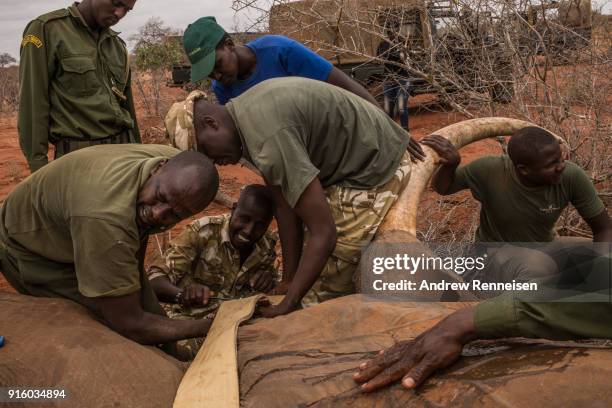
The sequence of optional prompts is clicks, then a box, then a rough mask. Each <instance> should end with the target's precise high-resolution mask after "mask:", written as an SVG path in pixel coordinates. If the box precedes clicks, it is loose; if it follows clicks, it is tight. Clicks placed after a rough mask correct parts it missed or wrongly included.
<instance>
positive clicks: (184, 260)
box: [147, 214, 277, 316]
mask: <svg viewBox="0 0 612 408" xmlns="http://www.w3.org/2000/svg"><path fill="white" fill-rule="evenodd" d="M229 221H230V214H226V215H221V216H213V217H203V218H200V219H199V220H196V221H194V222H192V223H191V224H189V225H188V226H187V227H186V228H185V230H184V231H183V232H182V233H181V234H180V235H178V236H177V237H176V238H174V239H172V241H171V242H170V247H169V248H168V249H167V250H166V251H165V252H164V254H163V255H162V256H161V257H160V256H157V257H156V258H155V259H154V260H153V262H151V265H150V266H149V269H148V271H147V276H148V278H149V280H151V279H155V278H157V277H159V276H165V277H167V278H168V280H170V282H172V283H173V284H174V285H177V286H179V287H180V288H185V287H187V286H188V285H190V284H192V283H199V284H202V285H206V286H208V287H209V288H210V289H211V290H212V291H213V292H215V296H222V297H228V298H230V297H232V298H234V297H242V296H249V295H251V294H253V293H255V291H254V290H253V289H252V288H251V286H250V284H249V279H250V278H251V277H252V276H253V275H254V274H255V273H257V272H259V271H268V272H270V273H272V274H273V275H274V276H276V275H277V270H276V267H275V266H274V262H275V260H276V252H275V249H274V248H275V246H276V236H275V234H273V233H271V232H266V234H264V236H263V237H262V238H261V239H260V240H259V241H258V242H257V243H256V244H255V246H254V247H253V251H252V252H251V253H250V254H249V256H248V257H247V258H246V259H245V261H244V262H243V263H242V264H240V253H239V251H238V250H237V249H236V248H234V246H233V245H232V243H231V241H230V235H229ZM175 306H176V307H175V308H173V310H172V314H174V313H178V314H182V315H185V316H202V315H206V314H208V313H209V312H211V311H213V310H214V309H216V308H217V307H218V306H219V301H215V300H213V301H211V302H210V303H209V304H208V305H206V306H205V307H201V308H200V307H198V308H191V307H182V306H181V305H175ZM174 309H176V310H174Z"/></svg>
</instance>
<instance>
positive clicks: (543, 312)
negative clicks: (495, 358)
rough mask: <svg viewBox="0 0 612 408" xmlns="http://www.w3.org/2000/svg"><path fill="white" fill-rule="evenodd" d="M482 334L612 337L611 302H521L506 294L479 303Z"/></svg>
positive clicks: (481, 336) (478, 315)
mask: <svg viewBox="0 0 612 408" xmlns="http://www.w3.org/2000/svg"><path fill="white" fill-rule="evenodd" d="M475 324H476V331H477V333H478V337H479V338H500V337H531V338H544V339H553V340H567V339H575V338H612V303H610V302H598V303H593V302H571V303H570V302H546V303H543V302H539V303H535V302H522V301H520V300H517V299H515V298H513V297H512V294H504V295H502V296H500V297H498V298H494V299H491V300H487V301H485V302H483V303H481V304H479V305H478V306H476V316H475Z"/></svg>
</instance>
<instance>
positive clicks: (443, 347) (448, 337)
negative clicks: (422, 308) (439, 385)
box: [353, 307, 475, 392]
mask: <svg viewBox="0 0 612 408" xmlns="http://www.w3.org/2000/svg"><path fill="white" fill-rule="evenodd" d="M474 338H475V327H474V309H473V308H472V307H468V308H465V309H462V310H460V311H458V312H455V313H453V314H452V315H450V316H448V317H446V318H445V319H444V320H442V321H441V322H440V323H438V324H437V325H435V326H434V327H432V328H431V329H429V330H427V331H426V332H424V333H422V334H421V335H419V336H418V337H417V338H415V339H413V340H406V341H402V342H399V343H397V344H395V345H394V346H392V347H390V348H388V349H386V350H383V351H381V352H380V353H379V355H378V356H376V357H375V358H373V359H372V360H370V361H368V362H366V363H363V364H361V365H360V366H359V371H358V372H357V373H355V375H354V376H353V379H354V380H355V381H356V382H359V383H363V384H362V385H361V388H362V390H363V391H365V392H371V391H375V390H377V389H379V388H381V387H384V386H386V385H388V384H391V383H393V382H395V381H397V380H399V379H402V384H403V385H404V387H406V388H408V389H411V388H415V387H418V386H419V385H421V384H422V383H423V382H424V381H425V380H426V379H427V378H428V377H429V376H430V375H432V374H433V373H434V372H435V371H436V370H439V369H441V368H445V367H448V366H449V365H451V364H453V363H454V362H455V361H456V360H457V359H458V358H459V356H460V355H461V350H462V349H463V345H464V344H465V343H467V342H469V341H471V340H473V339H474Z"/></svg>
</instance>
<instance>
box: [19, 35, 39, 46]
mask: <svg viewBox="0 0 612 408" xmlns="http://www.w3.org/2000/svg"><path fill="white" fill-rule="evenodd" d="M28 44H34V45H35V46H36V48H40V47H42V46H43V43H42V41H41V39H40V38H38V37H37V36H35V35H32V34H28V35H26V36H25V37H23V40H21V46H22V47H25V46H26V45H28Z"/></svg>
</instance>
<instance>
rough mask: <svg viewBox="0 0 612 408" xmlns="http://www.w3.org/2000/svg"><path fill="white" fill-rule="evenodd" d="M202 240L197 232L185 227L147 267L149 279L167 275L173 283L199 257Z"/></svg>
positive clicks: (187, 270)
mask: <svg viewBox="0 0 612 408" xmlns="http://www.w3.org/2000/svg"><path fill="white" fill-rule="evenodd" d="M203 245H204V242H203V240H202V239H201V238H200V236H199V234H198V233H197V232H195V231H194V230H193V229H192V228H190V227H187V228H185V229H184V230H183V232H181V233H180V234H179V236H177V237H176V238H174V239H173V240H172V241H170V247H169V248H168V249H167V250H166V252H164V254H163V255H162V256H161V257H156V260H154V261H153V263H152V264H151V266H150V267H149V273H148V276H147V277H148V278H149V280H151V279H155V278H157V277H158V276H165V277H167V278H168V279H169V280H170V282H172V284H174V285H178V283H179V281H180V280H181V279H182V278H183V276H185V275H186V274H188V273H190V272H191V269H192V266H193V263H194V262H196V260H197V259H199V256H200V253H201V252H202V248H203Z"/></svg>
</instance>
